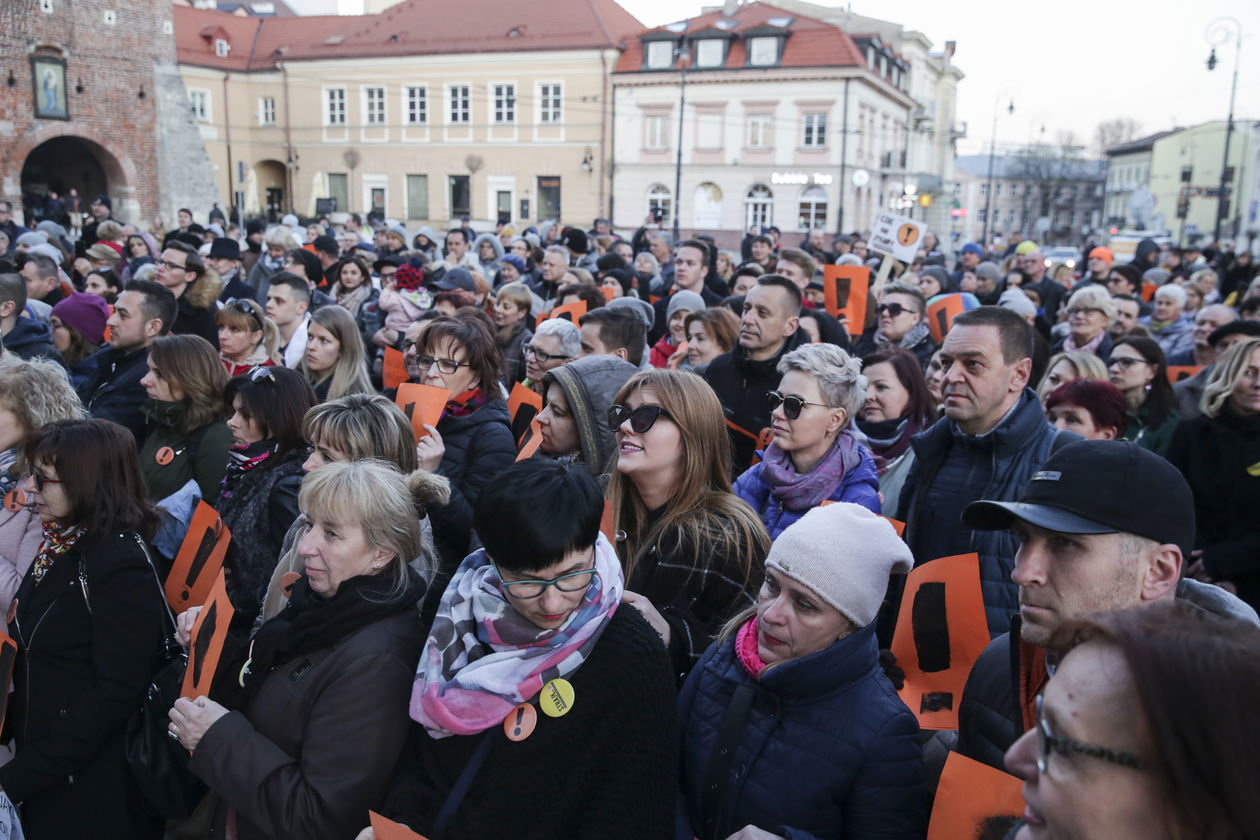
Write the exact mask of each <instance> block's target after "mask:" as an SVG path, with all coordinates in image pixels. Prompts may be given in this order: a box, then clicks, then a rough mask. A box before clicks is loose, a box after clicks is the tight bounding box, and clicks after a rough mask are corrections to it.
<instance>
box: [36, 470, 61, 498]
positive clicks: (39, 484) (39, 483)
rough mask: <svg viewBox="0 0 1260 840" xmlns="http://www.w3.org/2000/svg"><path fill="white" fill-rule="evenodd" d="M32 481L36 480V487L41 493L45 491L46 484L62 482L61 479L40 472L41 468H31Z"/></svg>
mask: <svg viewBox="0 0 1260 840" xmlns="http://www.w3.org/2000/svg"><path fill="white" fill-rule="evenodd" d="M31 481H33V482H35V489H36V490H37V491H38V492H40V493H43V492H44V485H45V484H60V483H61V479H59V478H49V477H47V476H46V475H43V474H42V473H40V472H39V470H31Z"/></svg>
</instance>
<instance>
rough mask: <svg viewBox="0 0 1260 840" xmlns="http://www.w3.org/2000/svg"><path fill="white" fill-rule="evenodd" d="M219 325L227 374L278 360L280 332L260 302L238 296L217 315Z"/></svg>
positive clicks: (221, 357)
mask: <svg viewBox="0 0 1260 840" xmlns="http://www.w3.org/2000/svg"><path fill="white" fill-rule="evenodd" d="M214 322H215V323H216V324H218V325H219V360H220V361H222V362H223V367H225V368H227V374H228V376H240V375H242V374H245V373H249V372H250V371H251V370H253V369H254V368H256V367H258V366H259V365H262V366H264V367H265V366H268V365H274V364H275V363H276V347H277V346H279V343H280V331H279V330H278V329H277V328H276V325H275V324H274V323H273V322H272V320H271V319H270V318H268V317H267V315H266V313H265V312H264V311H263V308H262V306H261V305H259V303H258V302H257V301H253V300H249V299H248V298H237V299H236V300H234V301H231V302H230V303H227V304H225V305H224V306H223V307H222V308H221V309H220V310H219V311H218V312H216V313H215V314H214Z"/></svg>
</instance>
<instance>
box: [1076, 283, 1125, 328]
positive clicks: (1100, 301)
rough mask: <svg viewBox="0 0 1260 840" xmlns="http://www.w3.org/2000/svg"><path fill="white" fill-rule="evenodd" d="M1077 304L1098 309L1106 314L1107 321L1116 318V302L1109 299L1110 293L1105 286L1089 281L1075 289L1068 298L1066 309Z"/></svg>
mask: <svg viewBox="0 0 1260 840" xmlns="http://www.w3.org/2000/svg"><path fill="white" fill-rule="evenodd" d="M1077 305H1080V306H1084V307H1085V308H1087V309H1098V310H1100V311H1101V312H1102V313H1103V314H1104V315H1106V316H1107V320H1108V321H1114V320H1116V302H1115V301H1114V300H1112V299H1111V293H1110V292H1108V291H1107V287H1106V286H1100V285H1098V284H1097V283H1091V284H1090V285H1088V286H1082V287H1081V288H1079V289H1077V290H1076V291H1075V292H1073V293H1072V296H1071V297H1069V298H1068V309H1071V308H1072V307H1073V306H1077Z"/></svg>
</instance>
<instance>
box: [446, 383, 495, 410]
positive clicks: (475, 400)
mask: <svg viewBox="0 0 1260 840" xmlns="http://www.w3.org/2000/svg"><path fill="white" fill-rule="evenodd" d="M488 402H490V391H488V390H486V389H485V388H473V389H472V390H471V391H465V392H464V393H462V394H459V395H458V396H454V397H451V398H450V399H449V400H447V402H446V407H445V408H444V409H442V414H443V416H449V417H467V416H468V415H469V414H472V413H473V412H474V411H476V410H477V409H479V408H481V407H482V406H483V405H485V404H486V403H488Z"/></svg>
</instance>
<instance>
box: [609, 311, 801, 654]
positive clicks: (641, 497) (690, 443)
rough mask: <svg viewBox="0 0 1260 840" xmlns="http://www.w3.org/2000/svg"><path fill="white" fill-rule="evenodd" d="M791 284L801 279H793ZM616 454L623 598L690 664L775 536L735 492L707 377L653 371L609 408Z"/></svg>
mask: <svg viewBox="0 0 1260 840" xmlns="http://www.w3.org/2000/svg"><path fill="white" fill-rule="evenodd" d="M793 288H795V287H793ZM608 419H609V425H611V426H613V427H615V428H616V430H617V446H618V450H617V457H616V459H615V460H614V462H613V470H612V475H611V478H610V479H609V486H608V499H609V504H610V506H611V508H612V516H613V528H614V529H616V530H617V531H623V532H625V539H624V540H623V539H621V538H620V535H619V537H618V545H617V550H618V553H619V555H620V556H621V563H622V566H623V567H624V568H625V570H626V580H627V588H628V590H629V591H628V592H627V596H626V598H627V600H628V601H629V603H630V604H631V605H632V606H634V607H636V608H637V609H639V610H640V611H642V612H643V613H644V614H645V615H646V616H647V618H648V622H649V623H650V624H651V625H652V627H653V628H654V629H655V630H656V631H657V633H659V634H660V635H661V638H662V639H663V640H664V641H665V644H666V646H667V647H668V648H669V652H670V658H671V661H672V662H673V667H674V673H675V674H678V675H679V676H680V677H681V676H685V675H686V673H687V672H688V671H689V670H691V668H692V666H693V665H694V664H695V662H696V660H697V659H698V658H699V657H700V654H701V653H703V652H704V649H705V647H707V646H708V644H709V643H710V642H711V641H712V640H713V638H714V637H715V636H716V635H717V632H718V630H719V629H720V628H721V626H722V624H723V623H724V622H725V621H726V620H727V619H728V618H730V617H731V616H732V615H734V614H735V613H737V612H739V611H740V610H741V609H743V608H744V607H746V606H748V605H749V604H751V603H752V602H753V600H754V593H756V591H757V587H759V586H760V585H761V573H762V561H763V560H764V559H765V554H766V551H767V550H768V548H769V546H770V540H769V537H768V536H767V534H766V532H765V528H764V527H763V526H762V524H761V521H760V519H759V518H758V517H757V514H756V512H754V511H753V510H752V509H751V508H750V507H748V504H747V503H746V502H744V501H743V500H741V499H740V498H739V497H738V496H736V495H734V493H732V492H731V479H730V456H729V449H728V448H727V437H726V432H725V429H724V424H723V419H722V407H721V405H720V404H719V403H718V401H717V398H716V397H715V396H714V394H713V391H712V389H710V388H709V387H707V386H706V385H705V383H704V380H702V379H700V378H699V377H698V376H696V375H695V374H692V373H688V372H686V371H671V370H659V369H655V368H654V369H652V370H648V371H641V372H640V373H638V374H637V375H635V376H634V377H632V378H631V379H630V380H629V381H628V382H627V383H626V384H625V385H624V386H623V387H622V389H621V391H620V392H619V393H618V394H617V397H616V402H615V404H614V405H613V407H612V408H611V409H609V412H608Z"/></svg>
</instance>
